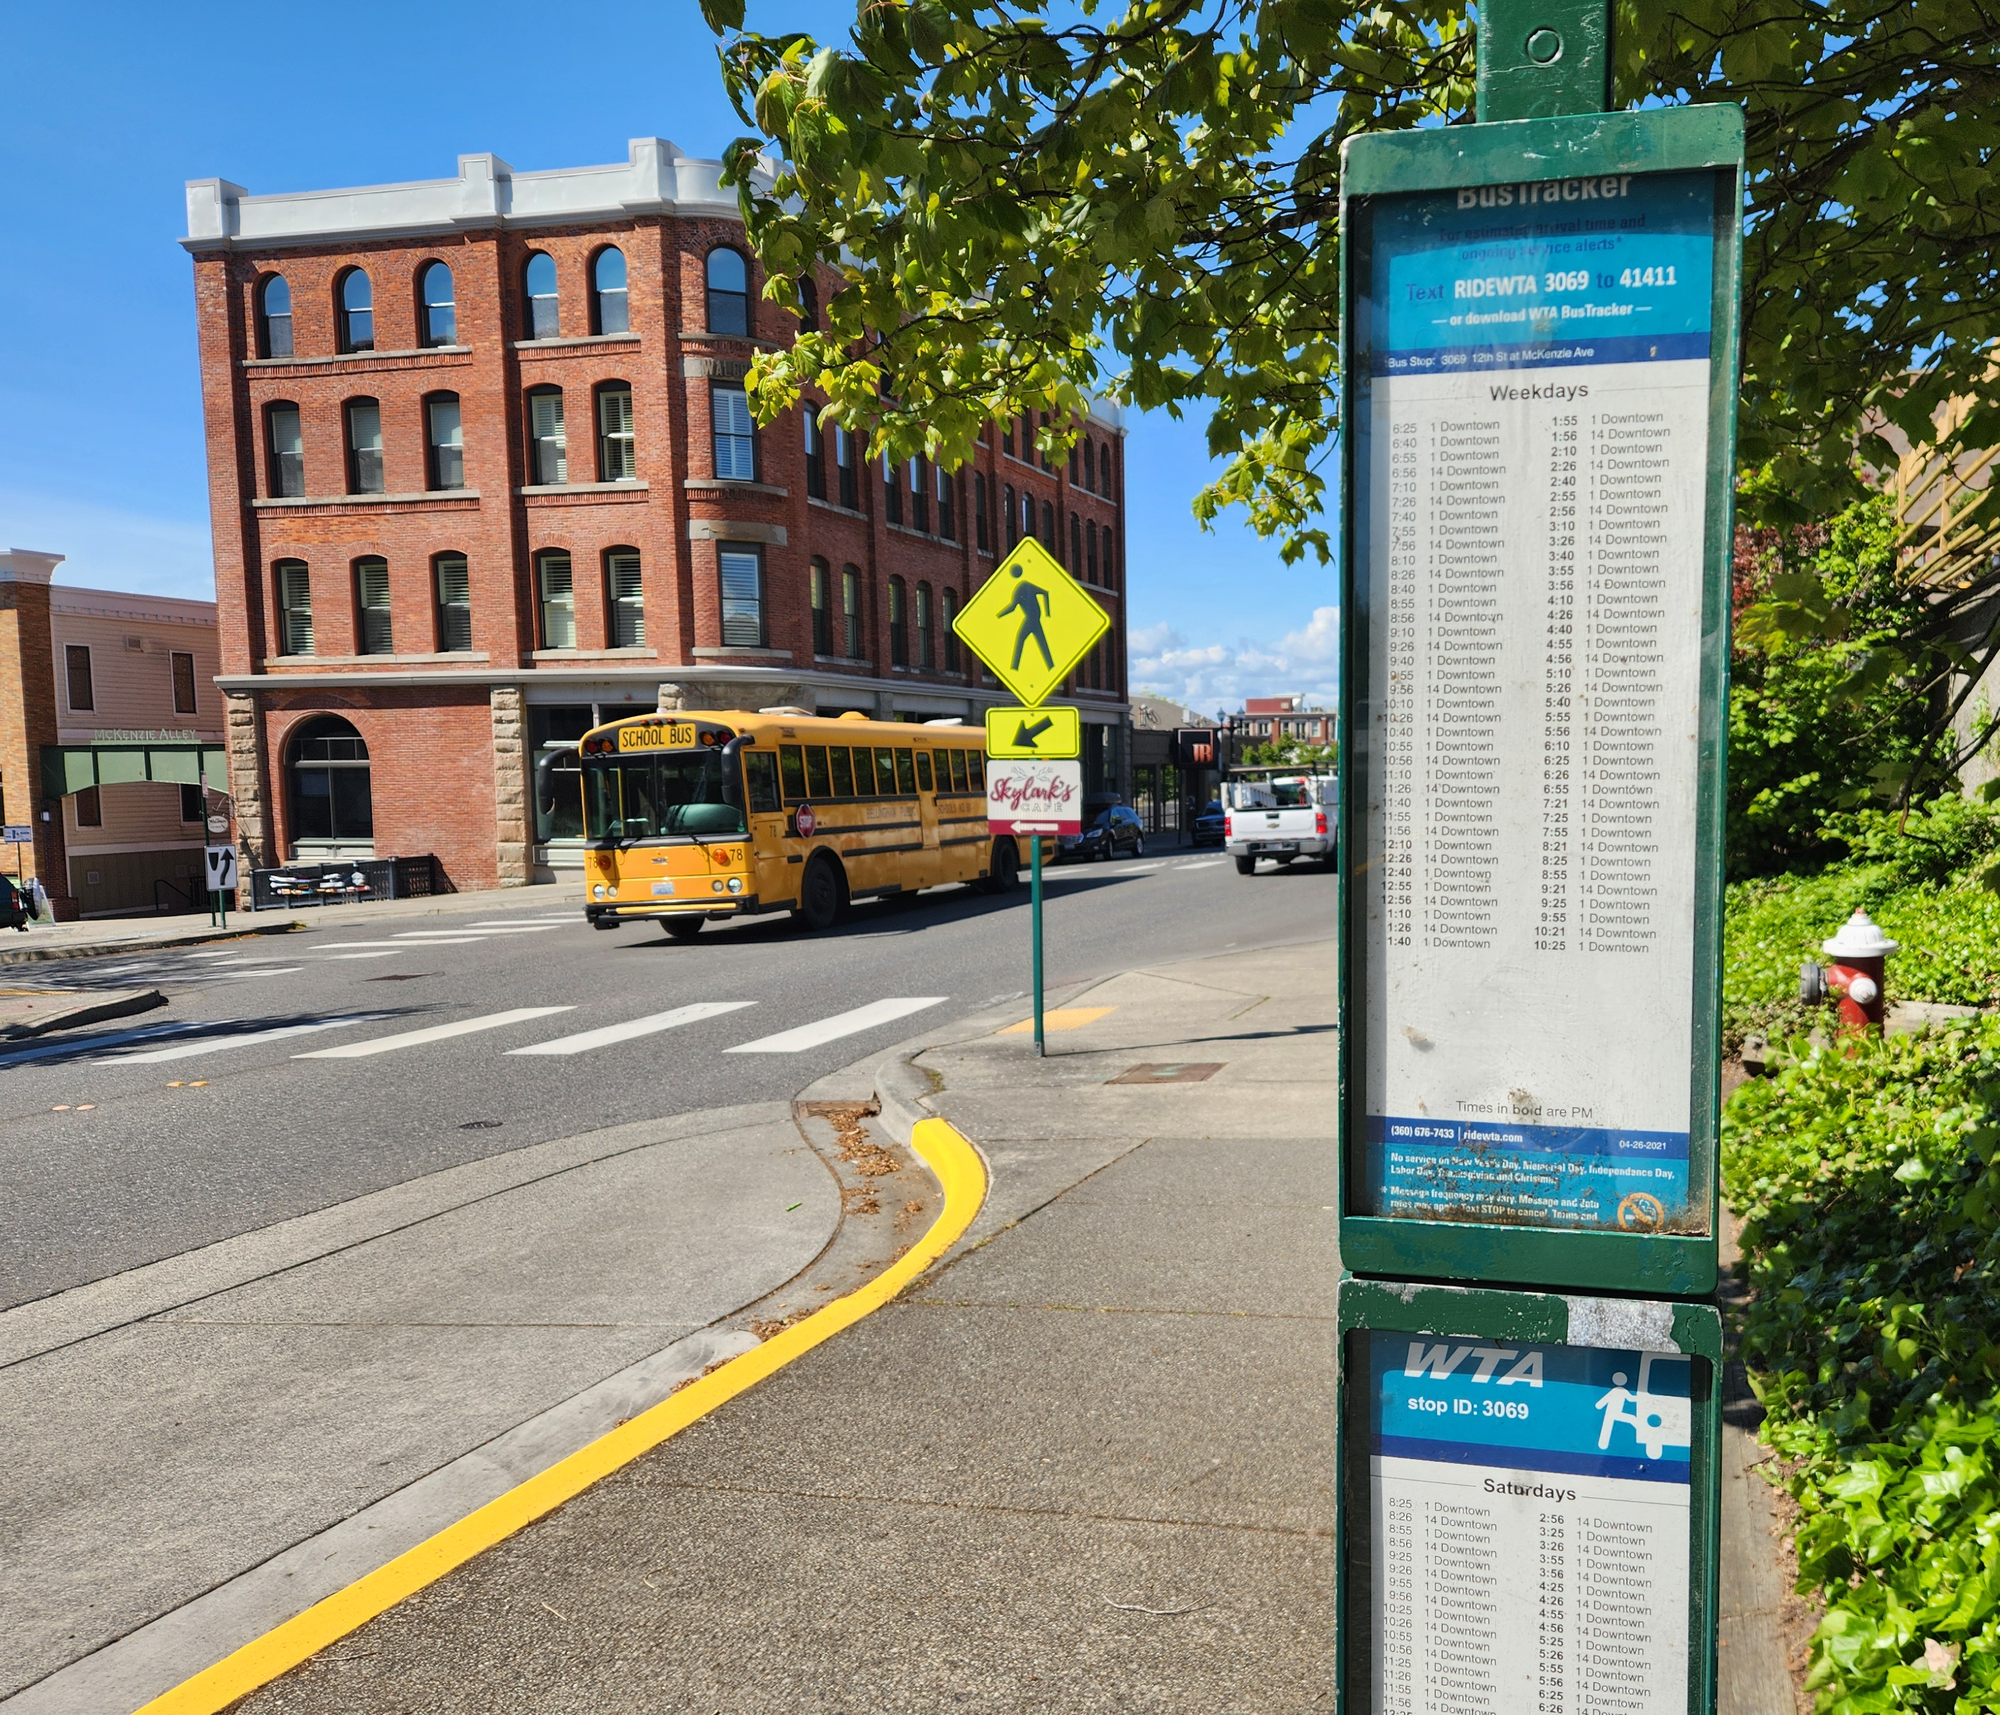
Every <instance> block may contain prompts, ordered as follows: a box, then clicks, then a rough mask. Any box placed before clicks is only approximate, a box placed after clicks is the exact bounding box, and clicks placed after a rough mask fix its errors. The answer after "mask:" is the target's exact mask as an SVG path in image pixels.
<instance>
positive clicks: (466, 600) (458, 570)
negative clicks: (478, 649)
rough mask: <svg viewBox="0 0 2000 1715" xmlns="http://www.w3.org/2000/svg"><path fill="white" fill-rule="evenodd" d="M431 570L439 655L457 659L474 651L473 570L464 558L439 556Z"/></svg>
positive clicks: (460, 556)
mask: <svg viewBox="0 0 2000 1715" xmlns="http://www.w3.org/2000/svg"><path fill="white" fill-rule="evenodd" d="M432 568H433V571H434V572H435V575H436V581H437V636H438V653H439V654H441V655H456V654H459V653H461V652H463V651H465V650H468V649H470V648H471V647H472V569H471V567H470V566H468V565H467V564H466V560H465V556H464V555H463V554H440V555H438V557H437V559H436V560H435V561H433V562H432Z"/></svg>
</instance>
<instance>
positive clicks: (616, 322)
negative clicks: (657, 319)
mask: <svg viewBox="0 0 2000 1715" xmlns="http://www.w3.org/2000/svg"><path fill="white" fill-rule="evenodd" d="M590 331H591V332H592V333H630V332H631V331H632V315H631V310H630V307H629V304H628V302H627V299H626V296H625V252H624V251H622V250H600V251H598V253H597V258H596V260H595V261H593V262H592V263H591V265H590Z"/></svg>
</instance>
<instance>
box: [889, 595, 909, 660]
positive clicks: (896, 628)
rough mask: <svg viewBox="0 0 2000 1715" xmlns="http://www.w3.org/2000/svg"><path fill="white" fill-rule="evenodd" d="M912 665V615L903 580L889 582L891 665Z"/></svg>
mask: <svg viewBox="0 0 2000 1715" xmlns="http://www.w3.org/2000/svg"><path fill="white" fill-rule="evenodd" d="M909 664H910V615H909V609H908V607H907V606H906V605H905V602H904V596H903V580H902V579H901V578H891V579H890V580H889V665H890V666H892V667H907V666H909Z"/></svg>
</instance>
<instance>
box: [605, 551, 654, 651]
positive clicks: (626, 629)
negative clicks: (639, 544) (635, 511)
mask: <svg viewBox="0 0 2000 1715" xmlns="http://www.w3.org/2000/svg"><path fill="white" fill-rule="evenodd" d="M604 593H605V597H606V604H605V605H606V611H607V612H608V613H609V614H610V615H611V627H610V629H611V647H612V648H613V649H643V648H645V647H646V595H645V591H644V590H643V589H642V588H641V587H640V578H639V550H638V549H637V548H608V549H606V550H605V554H604Z"/></svg>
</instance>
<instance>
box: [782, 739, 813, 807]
mask: <svg viewBox="0 0 2000 1715" xmlns="http://www.w3.org/2000/svg"><path fill="white" fill-rule="evenodd" d="M778 778H779V779H781V780H782V781H783V782H784V783H785V802H786V803H788V804H802V803H804V802H805V796H806V764H805V758H804V757H803V756H802V755H800V753H799V747H798V746H797V745H795V744H781V745H779V746H778Z"/></svg>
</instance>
